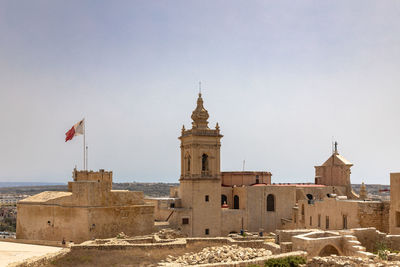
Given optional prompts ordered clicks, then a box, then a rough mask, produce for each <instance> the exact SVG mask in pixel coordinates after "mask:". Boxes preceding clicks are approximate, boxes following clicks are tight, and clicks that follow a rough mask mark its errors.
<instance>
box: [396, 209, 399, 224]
mask: <svg viewBox="0 0 400 267" xmlns="http://www.w3.org/2000/svg"><path fill="white" fill-rule="evenodd" d="M396 227H400V212H398V211H396Z"/></svg>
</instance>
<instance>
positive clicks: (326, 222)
mask: <svg viewBox="0 0 400 267" xmlns="http://www.w3.org/2000/svg"><path fill="white" fill-rule="evenodd" d="M325 228H326V229H329V216H326V218H325Z"/></svg>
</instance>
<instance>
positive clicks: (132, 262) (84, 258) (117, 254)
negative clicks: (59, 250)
mask: <svg viewBox="0 0 400 267" xmlns="http://www.w3.org/2000/svg"><path fill="white" fill-rule="evenodd" d="M204 247H205V246H192V247H191V248H190V249H188V248H186V249H184V248H180V249H177V248H174V249H170V250H160V251H157V250H151V251H150V250H149V251H146V250H142V251H138V250H94V249H93V250H78V251H71V252H70V253H68V254H67V255H66V256H64V257H62V258H60V259H58V260H55V261H53V262H51V263H50V264H49V265H47V266H45V267H55V266H57V267H61V266H62V267H73V266H74V267H75V266H82V267H86V266H124V267H128V266H140V267H142V266H157V263H158V262H160V261H161V260H164V259H165V258H166V257H167V256H168V255H173V256H179V255H183V254H185V253H190V252H199V251H201V250H202V249H203V248H204Z"/></svg>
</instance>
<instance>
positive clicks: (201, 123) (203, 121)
mask: <svg viewBox="0 0 400 267" xmlns="http://www.w3.org/2000/svg"><path fill="white" fill-rule="evenodd" d="M208 118H209V115H208V111H207V110H206V109H205V108H204V106H203V98H201V93H199V98H197V107H196V109H195V110H193V112H192V120H193V122H192V125H193V128H205V129H208V121H207V119H208Z"/></svg>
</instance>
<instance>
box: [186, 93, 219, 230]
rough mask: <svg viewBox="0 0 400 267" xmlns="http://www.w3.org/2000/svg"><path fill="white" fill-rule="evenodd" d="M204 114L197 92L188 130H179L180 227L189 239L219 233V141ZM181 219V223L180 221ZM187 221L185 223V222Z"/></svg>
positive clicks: (216, 132) (201, 100)
mask: <svg viewBox="0 0 400 267" xmlns="http://www.w3.org/2000/svg"><path fill="white" fill-rule="evenodd" d="M208 118H209V115H208V111H207V110H206V109H205V108H204V106H203V98H202V97H201V93H199V97H198V98H197V106H196V108H195V110H194V111H193V112H192V128H191V129H188V130H186V129H185V126H183V127H182V132H181V136H180V137H179V140H180V141H181V145H180V148H181V175H180V179H179V181H180V186H179V195H180V198H181V202H182V207H183V208H185V209H187V212H186V216H187V218H182V220H181V221H183V222H185V223H184V224H183V225H181V229H182V230H183V232H186V233H187V234H188V235H190V236H219V235H220V234H221V171H220V148H221V142H220V140H221V138H222V135H221V134H220V129H219V125H218V123H217V124H216V126H215V129H210V128H209V127H208V121H207V120H208ZM184 219H185V220H184ZM188 222H189V223H188Z"/></svg>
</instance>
